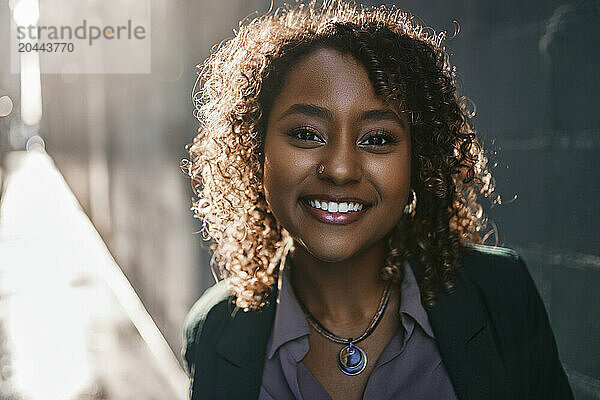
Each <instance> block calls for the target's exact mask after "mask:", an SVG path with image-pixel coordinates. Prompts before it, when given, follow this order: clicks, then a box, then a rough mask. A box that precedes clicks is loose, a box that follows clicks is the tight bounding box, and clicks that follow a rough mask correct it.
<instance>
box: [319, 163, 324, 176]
mask: <svg viewBox="0 0 600 400" xmlns="http://www.w3.org/2000/svg"><path fill="white" fill-rule="evenodd" d="M323 172H325V166H324V165H323V164H319V166H318V167H317V175H321V174H322V173H323Z"/></svg>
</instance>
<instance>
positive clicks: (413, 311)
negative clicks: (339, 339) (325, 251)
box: [267, 261, 434, 359]
mask: <svg viewBox="0 0 600 400" xmlns="http://www.w3.org/2000/svg"><path fill="white" fill-rule="evenodd" d="M280 280H281V289H280V290H279V292H278V294H277V307H276V310H275V322H274V324H273V331H272V334H271V340H270V341H269V346H268V350H267V357H268V358H269V359H271V358H273V356H274V355H275V353H276V352H277V350H279V348H280V347H281V346H283V345H284V344H286V343H287V342H290V341H293V340H296V339H298V338H301V337H303V336H307V335H309V334H310V329H309V327H308V322H307V321H306V318H305V316H304V313H303V312H302V309H301V308H300V305H299V304H298V300H297V299H296V295H295V294H294V290H293V288H292V284H291V281H290V263H289V262H287V261H286V265H285V268H284V269H283V272H282V274H281V277H280ZM399 314H405V315H408V316H410V317H411V318H412V319H414V320H415V321H416V322H417V324H419V325H420V326H421V329H423V331H424V332H425V333H426V334H427V335H428V336H430V337H432V338H433V337H434V336H433V330H432V328H431V324H430V323H429V318H428V316H427V312H426V311H425V309H424V308H423V305H422V304H421V291H420V290H419V285H418V284H417V280H416V278H415V275H414V273H413V271H412V268H411V267H410V265H409V263H408V261H405V262H404V279H403V280H402V285H401V290H400V309H399Z"/></svg>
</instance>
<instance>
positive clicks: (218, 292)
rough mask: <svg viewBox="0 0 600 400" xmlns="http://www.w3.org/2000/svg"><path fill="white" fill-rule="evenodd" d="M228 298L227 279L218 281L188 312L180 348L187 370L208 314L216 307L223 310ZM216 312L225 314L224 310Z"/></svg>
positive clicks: (229, 294) (212, 312)
mask: <svg viewBox="0 0 600 400" xmlns="http://www.w3.org/2000/svg"><path fill="white" fill-rule="evenodd" d="M230 298H231V293H230V291H229V287H228V283H227V281H226V280H223V281H219V282H217V283H216V284H214V285H213V286H211V287H209V288H208V289H207V290H206V291H205V292H204V294H203V295H202V296H201V297H200V298H199V299H198V300H197V301H196V302H195V303H194V305H193V306H192V308H191V309H190V311H189V312H188V314H187V316H186V318H185V321H184V325H183V326H184V328H183V331H184V338H183V339H184V340H183V349H182V355H183V358H184V360H185V361H186V363H187V366H188V371H189V367H191V365H190V364H191V361H192V359H193V353H194V349H195V347H196V345H197V342H198V340H199V338H200V335H201V334H202V330H203V328H204V326H205V322H206V320H207V318H208V316H209V314H214V311H215V310H217V309H221V308H222V309H224V310H225V309H226V308H227V306H228V304H229V300H230ZM217 314H218V315H226V313H225V312H223V313H217Z"/></svg>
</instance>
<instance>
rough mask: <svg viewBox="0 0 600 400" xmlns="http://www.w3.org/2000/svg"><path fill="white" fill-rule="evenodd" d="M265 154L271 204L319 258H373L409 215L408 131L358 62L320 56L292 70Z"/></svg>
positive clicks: (335, 54)
mask: <svg viewBox="0 0 600 400" xmlns="http://www.w3.org/2000/svg"><path fill="white" fill-rule="evenodd" d="M264 152H265V159H264V160H265V161H264V188H265V196H266V200H267V202H268V204H269V206H270V207H271V209H272V211H273V213H274V215H275V217H276V218H277V219H278V220H279V222H280V223H281V224H282V225H283V226H284V227H285V228H286V229H287V230H288V231H289V232H290V234H291V235H292V237H293V238H294V239H295V241H296V242H298V243H300V245H302V246H303V247H304V248H305V249H306V250H307V251H308V252H309V253H310V254H312V255H313V256H314V257H316V258H318V259H320V260H323V261H328V262H337V261H343V260H345V259H348V258H349V257H351V256H353V255H355V254H358V253H359V252H361V251H364V250H365V249H367V248H369V247H370V246H372V245H373V244H375V243H376V242H378V241H380V240H382V239H383V238H384V237H385V235H386V234H387V233H388V232H389V231H390V230H391V229H392V228H393V227H394V225H395V224H396V223H397V222H398V220H399V219H400V217H401V216H402V212H403V209H404V206H405V204H406V202H407V199H408V192H409V185H410V131H409V124H408V121H407V118H406V115H405V114H404V113H401V112H398V110H395V109H394V108H393V107H391V106H390V105H387V104H386V103H384V102H383V101H382V100H381V99H380V98H378V97H377V96H376V95H375V91H374V89H373V86H372V85H371V82H370V80H369V77H368V75H367V71H366V69H365V68H364V67H363V66H362V65H361V64H360V63H359V62H358V61H357V60H356V59H354V58H353V57H352V56H351V55H348V54H345V53H341V52H339V51H337V50H333V49H327V48H326V49H320V50H316V51H314V52H312V53H310V54H309V55H308V56H306V57H305V58H303V59H302V60H301V61H300V62H299V63H298V64H297V65H296V66H295V67H293V69H292V70H291V71H290V73H289V74H288V77H287V79H286V82H285V85H284V87H283V88H282V91H281V93H280V94H279V95H278V96H277V97H276V98H275V100H274V102H273V106H272V109H271V112H270V114H269V116H268V124H267V133H266V138H265V147H264ZM319 165H322V166H323V167H324V169H323V172H322V173H321V174H319V173H318V169H319V168H318V166H319ZM317 202H318V204H317ZM324 203H326V204H327V206H326V208H327V210H325V206H324ZM360 208H362V209H361V210H359V211H355V209H360Z"/></svg>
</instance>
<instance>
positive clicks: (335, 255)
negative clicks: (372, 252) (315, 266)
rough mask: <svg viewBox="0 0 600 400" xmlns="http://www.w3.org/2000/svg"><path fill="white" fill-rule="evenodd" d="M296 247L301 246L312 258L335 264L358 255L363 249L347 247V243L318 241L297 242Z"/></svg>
mask: <svg viewBox="0 0 600 400" xmlns="http://www.w3.org/2000/svg"><path fill="white" fill-rule="evenodd" d="M298 242H299V243H298V246H301V247H302V248H303V250H304V251H306V252H308V253H309V254H310V255H311V256H312V257H314V258H316V259H318V260H321V261H324V262H329V263H337V262H342V261H345V260H347V259H349V258H351V257H352V256H354V255H356V254H358V253H360V252H361V251H363V250H364V249H362V248H358V247H354V246H349V245H348V243H343V242H342V243H332V242H329V243H325V242H324V241H318V242H316V243H313V242H311V241H308V242H307V241H301V240H300V241H298Z"/></svg>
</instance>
